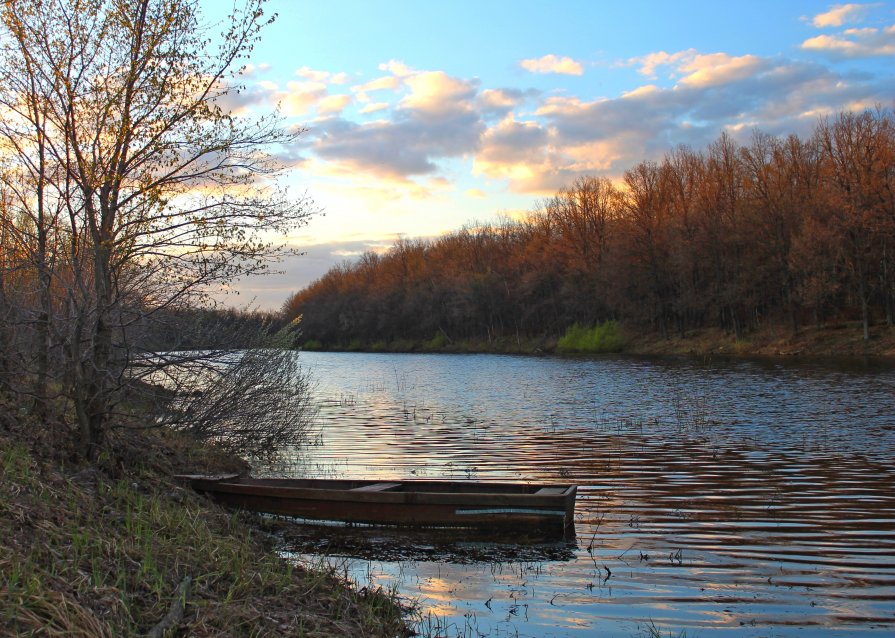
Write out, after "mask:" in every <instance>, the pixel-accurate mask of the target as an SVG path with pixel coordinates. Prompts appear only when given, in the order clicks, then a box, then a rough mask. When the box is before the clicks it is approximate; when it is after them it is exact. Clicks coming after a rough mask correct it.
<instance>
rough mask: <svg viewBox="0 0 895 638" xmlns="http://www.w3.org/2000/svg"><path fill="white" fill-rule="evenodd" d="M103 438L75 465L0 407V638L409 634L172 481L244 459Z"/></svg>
mask: <svg viewBox="0 0 895 638" xmlns="http://www.w3.org/2000/svg"><path fill="white" fill-rule="evenodd" d="M111 439H112V440H111V442H110V445H109V447H108V450H107V451H106V452H104V453H103V454H102V457H101V459H100V461H99V462H98V463H97V464H96V465H93V466H91V465H86V464H83V463H80V462H78V461H77V460H76V459H75V457H74V454H73V451H74V445H73V442H72V436H71V433H70V431H69V429H68V427H66V426H65V425H63V424H60V423H47V422H44V421H37V420H35V419H33V418H31V417H29V416H26V415H23V414H22V413H21V412H20V409H19V408H18V407H17V406H16V405H14V404H13V403H11V402H10V401H8V400H6V399H5V398H3V397H0V635H48V636H74V637H78V636H83V637H85V638H86V637H87V636H90V637H91V638H94V637H102V636H135V635H141V636H142V635H146V634H147V633H148V632H150V631H151V630H153V628H157V629H160V627H159V625H160V623H161V621H162V620H163V619H165V618H166V616H167V617H168V620H169V621H170V622H169V624H168V625H167V626H168V627H169V628H170V630H169V631H167V632H159V633H158V634H157V635H159V636H161V635H166V636H292V635H295V636H298V635H302V636H310V637H314V636H345V635H355V636H402V635H409V631H408V629H407V626H406V624H405V622H404V620H403V618H402V610H401V608H400V607H399V605H398V604H397V602H396V600H395V597H394V596H390V595H387V594H385V593H384V592H382V591H370V590H367V589H366V588H364V589H362V590H360V591H358V590H356V589H355V588H353V587H352V586H351V585H350V584H348V583H346V582H345V581H344V580H342V579H340V578H338V577H337V575H336V574H334V573H332V572H322V571H312V570H306V569H303V568H301V567H297V566H295V565H292V564H290V563H288V562H287V561H285V560H284V559H282V558H280V557H279V556H278V555H277V554H276V552H275V548H274V547H273V541H272V537H271V536H270V534H267V533H265V531H264V530H263V529H261V528H259V523H260V522H261V521H262V520H263V519H261V518H259V517H257V516H252V515H248V514H237V513H233V512H230V511H225V510H224V509H222V508H220V507H218V506H216V505H214V504H213V503H211V502H210V501H208V500H207V499H206V498H205V497H202V496H200V495H198V494H196V493H194V492H192V490H189V489H185V488H184V487H183V486H181V485H179V484H178V483H177V482H176V481H174V480H173V479H172V478H171V477H172V476H173V475H174V474H175V473H177V472H203V473H216V472H232V471H242V470H245V469H247V468H246V465H245V463H244V462H243V461H241V460H239V459H234V458H232V457H227V456H224V455H222V454H219V453H216V452H215V451H214V450H213V449H209V448H207V447H203V446H200V445H197V444H196V443H195V442H194V441H192V440H191V439H189V438H188V437H185V436H183V435H179V434H176V433H174V432H170V431H167V430H162V429H150V430H146V431H140V432H137V431H133V430H129V431H125V430H118V431H113V433H112V435H111ZM183 603H185V604H183ZM179 612H182V613H179ZM172 619H173V620H172Z"/></svg>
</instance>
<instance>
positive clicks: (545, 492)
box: [535, 487, 568, 496]
mask: <svg viewBox="0 0 895 638" xmlns="http://www.w3.org/2000/svg"><path fill="white" fill-rule="evenodd" d="M567 489H568V488H567V487H542V488H541V489H539V490H538V491H537V492H535V494H540V495H541V496H551V495H559V494H562V493H563V492H565V491H566V490H567Z"/></svg>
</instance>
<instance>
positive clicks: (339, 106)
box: [317, 94, 351, 115]
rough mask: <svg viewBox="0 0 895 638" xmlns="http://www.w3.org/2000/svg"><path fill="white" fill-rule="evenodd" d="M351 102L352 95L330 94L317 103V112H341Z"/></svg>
mask: <svg viewBox="0 0 895 638" xmlns="http://www.w3.org/2000/svg"><path fill="white" fill-rule="evenodd" d="M349 104H351V96H350V95H344V94H342V95H329V96H327V97H325V98H323V99H322V100H320V102H318V104H317V112H318V113H320V114H321V115H331V114H337V113H341V112H342V111H344V110H345V107H346V106H348V105H349Z"/></svg>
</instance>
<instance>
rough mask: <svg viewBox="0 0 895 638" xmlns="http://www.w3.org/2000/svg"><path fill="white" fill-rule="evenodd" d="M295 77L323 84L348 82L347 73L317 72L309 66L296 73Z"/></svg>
mask: <svg viewBox="0 0 895 638" xmlns="http://www.w3.org/2000/svg"><path fill="white" fill-rule="evenodd" d="M295 75H297V76H298V77H300V78H304V79H305V80H309V81H311V82H322V83H324V84H345V82H347V81H348V74H347V73H331V72H329V71H317V70H315V69H312V68H310V67H307V66H303V67H301V68H300V69H297V70H296V71H295Z"/></svg>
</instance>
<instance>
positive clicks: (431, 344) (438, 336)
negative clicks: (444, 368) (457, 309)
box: [423, 332, 447, 350]
mask: <svg viewBox="0 0 895 638" xmlns="http://www.w3.org/2000/svg"><path fill="white" fill-rule="evenodd" d="M446 345H447V337H446V336H445V334H444V333H443V332H436V333H435V336H434V337H432V338H431V339H430V340H429V341H427V342H425V344H424V345H423V348H424V349H425V350H441V349H442V348H444V347H445V346H446Z"/></svg>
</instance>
